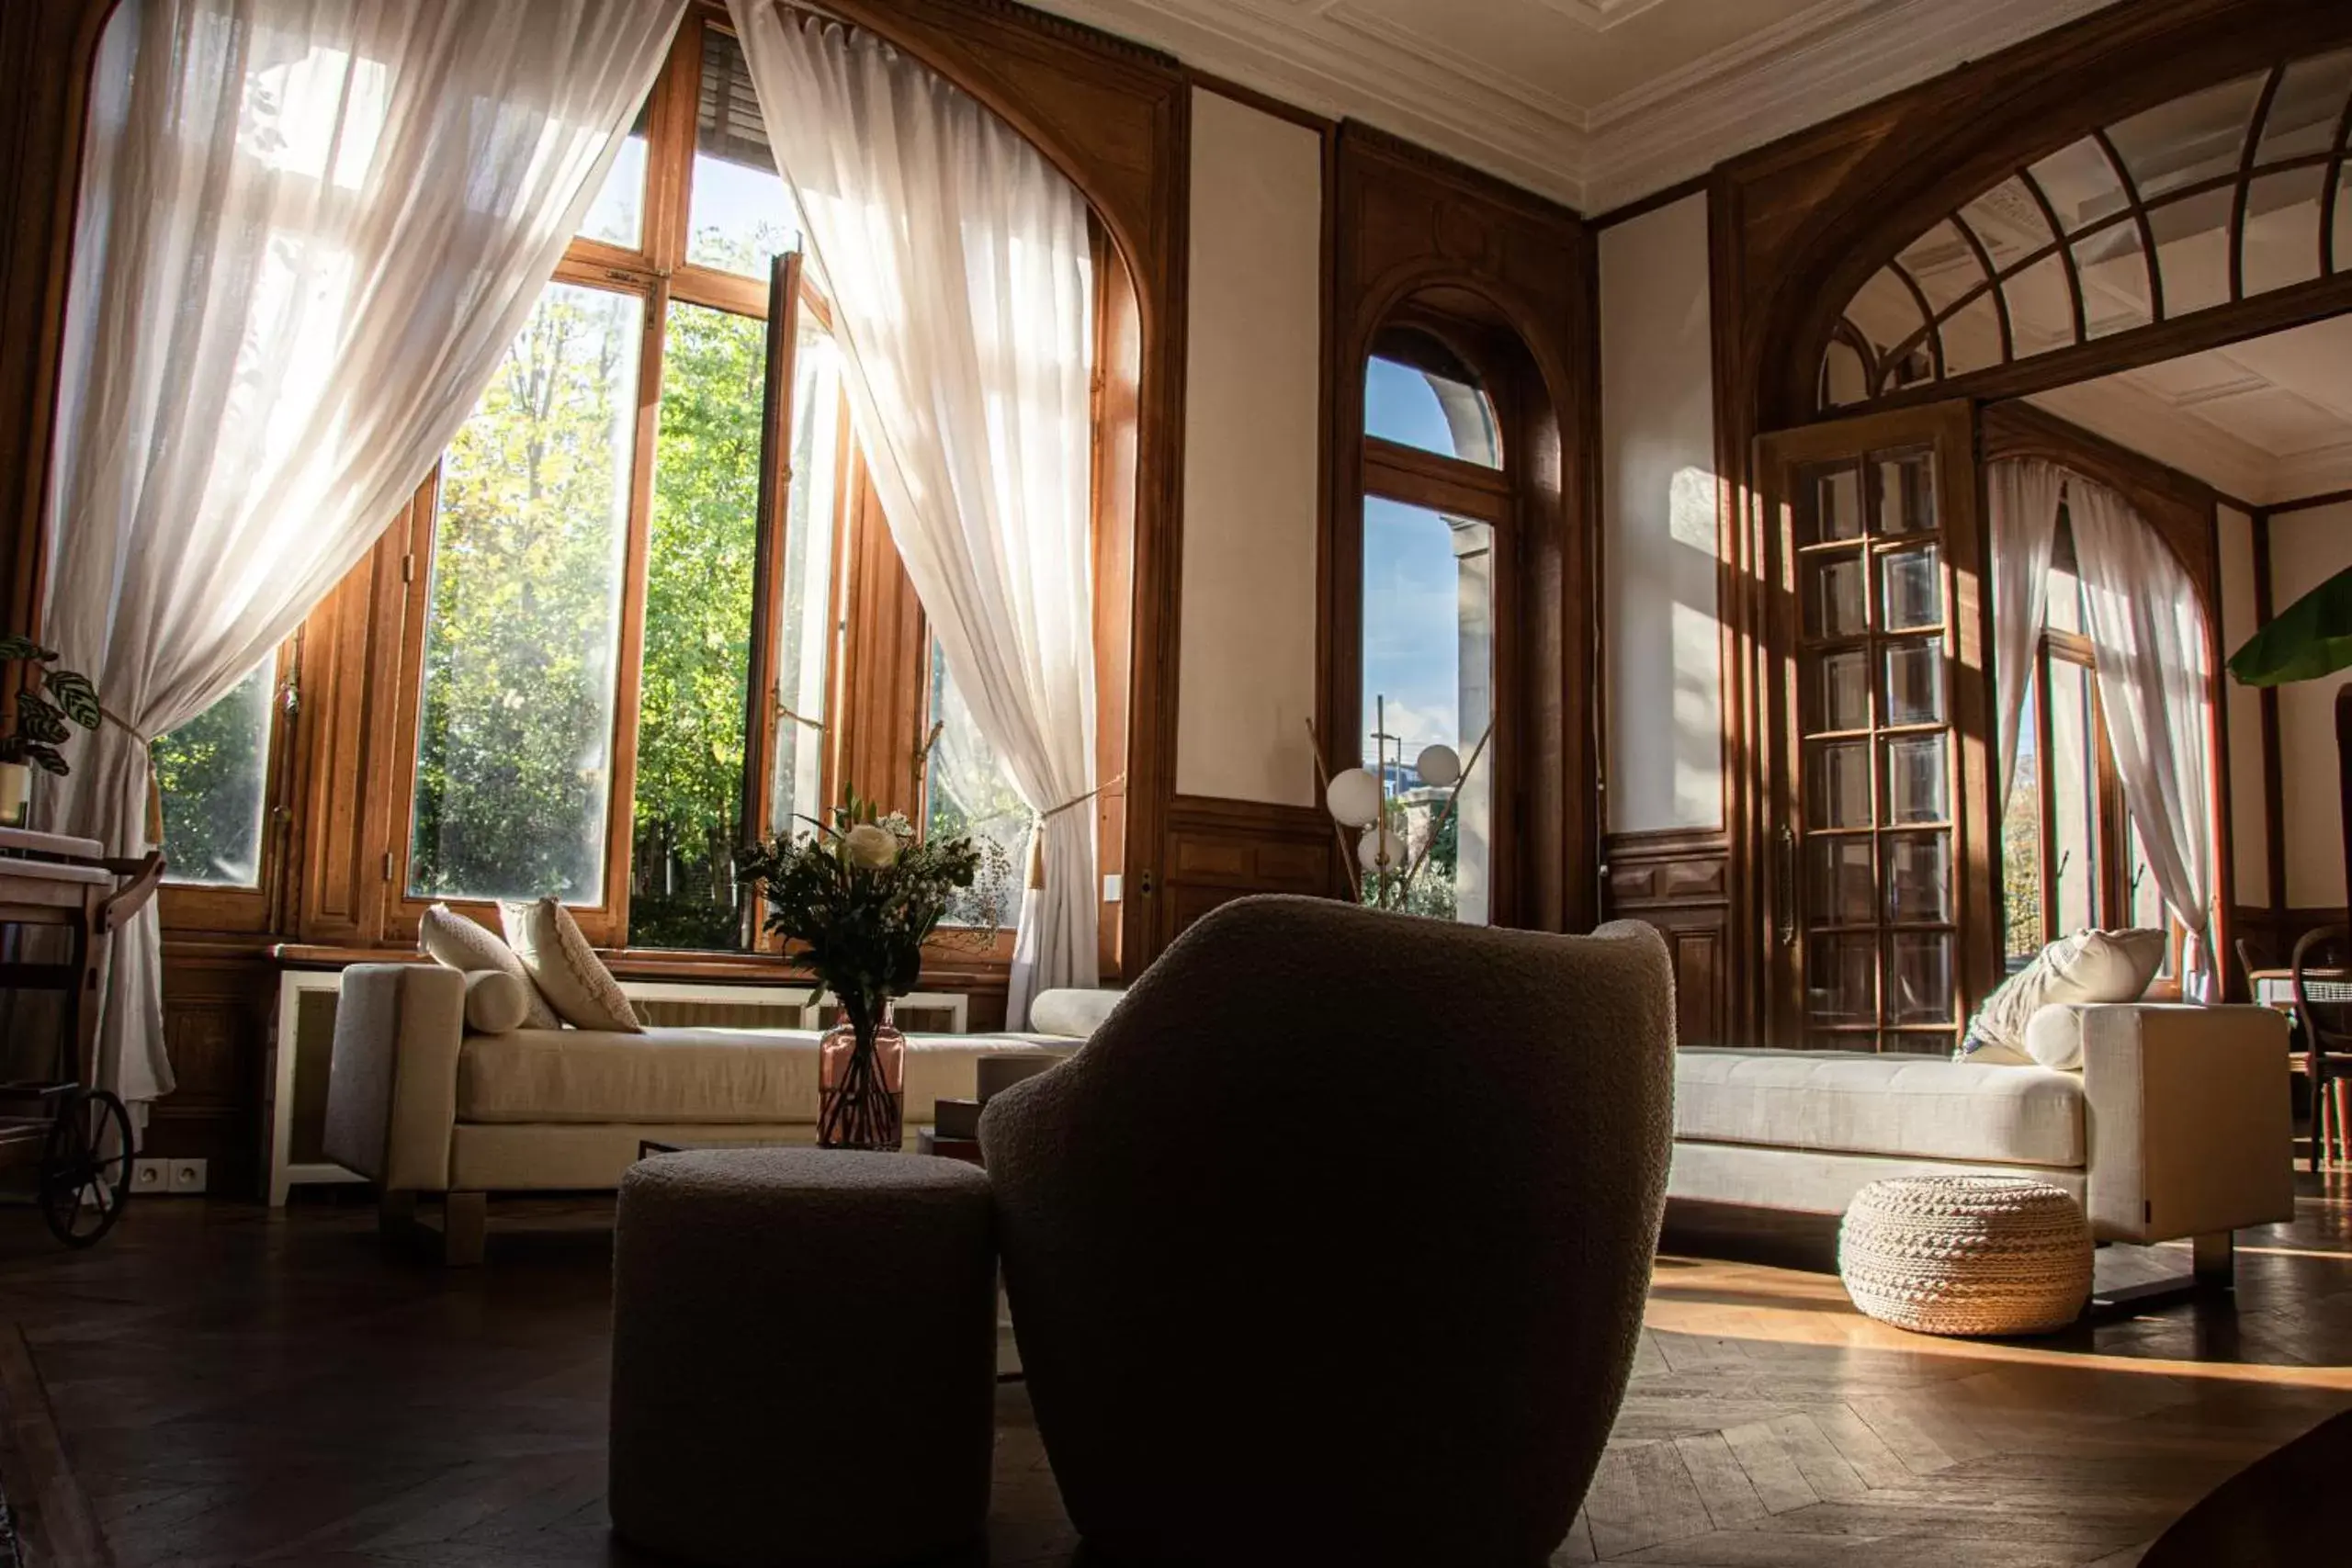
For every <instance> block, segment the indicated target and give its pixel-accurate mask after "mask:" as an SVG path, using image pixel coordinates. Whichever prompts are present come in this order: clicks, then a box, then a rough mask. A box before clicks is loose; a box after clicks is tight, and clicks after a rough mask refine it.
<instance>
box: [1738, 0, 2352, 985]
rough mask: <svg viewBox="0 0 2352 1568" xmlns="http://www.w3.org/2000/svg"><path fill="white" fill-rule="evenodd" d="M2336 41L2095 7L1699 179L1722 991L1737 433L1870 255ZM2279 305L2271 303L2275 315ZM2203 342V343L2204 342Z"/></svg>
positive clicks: (1752, 541) (1758, 753)
mask: <svg viewBox="0 0 2352 1568" xmlns="http://www.w3.org/2000/svg"><path fill="white" fill-rule="evenodd" d="M2346 39H2352V8H2346V6H2343V5H2342V4H2341V3H2340V0H2142V3H2140V4H2136V5H2132V6H2109V7H2108V8H2107V9H2105V10H2102V11H2098V12H2096V13H2094V14H2092V15H2090V16H2088V17H2084V18H2082V19H2080V20H2078V21H2075V22H2072V23H2069V24H2067V25H2065V26H2063V27H2060V28H2053V29H2052V30H2051V31H2049V32H2047V33H2043V34H2041V35H2039V36H2038V37H2035V38H2033V39H2029V40H2027V41H2025V42H2023V43H2020V44H2018V45H2016V46H2014V47H2012V48H2010V49H2007V50H2004V51H1999V52H1998V53H1996V54H1993V55H1989V56H1986V57H1985V59H1983V60H1979V61H1975V62H1970V63H1968V64H1966V65H1963V66H1962V67H1960V68H1959V69H1957V70H1955V71H1952V72H1951V73H1947V74H1945V75H1943V76H1940V77H1938V78H1936V79H1934V80H1932V81H1929V82H1926V83H1923V84H1920V85H1917V86H1914V87H1910V88H1907V89H1905V90H1904V91H1901V92H1898V93H1895V94H1893V95H1891V96H1887V97H1885V98H1883V99H1881V100H1879V101H1877V102H1875V103H1872V104H1869V105H1866V106H1864V107H1861V108H1859V109H1856V110H1853V111H1851V112H1849V113H1848V114H1844V115H1840V116H1838V117H1837V118H1833V119H1829V120H1826V121H1824V122H1822V123H1821V124H1819V125H1815V126H1812V127H1809V128H1807V129H1806V130H1801V131H1799V132H1797V133H1795V134H1794V135H1792V136H1789V137H1786V138H1783V139H1782V140H1781V141H1777V142H1773V143H1771V144H1770V145H1769V146H1766V147H1764V148H1761V149H1758V151H1756V152H1751V153H1747V154H1745V155H1743V156H1741V157H1739V158H1736V159H1734V160H1732V161H1731V162H1729V163H1727V164H1723V165H1720V166H1719V167H1718V168H1717V169H1716V170H1715V171H1714V173H1713V177H1712V179H1711V181H1710V184H1709V203H1708V214H1709V234H1710V251H1711V256H1710V278H1711V284H1712V294H1713V335H1714V390H1715V439H1716V456H1717V478H1718V482H1719V487H1720V488H1719V493H1720V495H1721V497H1722V508H1721V515H1720V519H1719V521H1720V528H1721V540H1720V547H1721V554H1722V557H1723V568H1722V571H1723V586H1724V597H1723V600H1722V605H1723V641H1724V656H1725V658H1724V671H1725V674H1724V685H1725V703H1726V706H1725V723H1726V728H1727V731H1728V733H1727V736H1726V747H1725V750H1726V757H1727V760H1728V761H1730V763H1731V764H1732V766H1731V769H1730V772H1729V773H1728V774H1727V783H1726V791H1725V795H1726V800H1725V809H1726V811H1727V813H1729V817H1728V818H1727V827H1728V829H1729V830H1730V833H1731V844H1732V860H1733V863H1732V871H1731V883H1732V888H1733V900H1732V906H1731V908H1732V943H1731V951H1732V958H1733V964H1734V966H1735V968H1734V974H1733V977H1732V990H1733V994H1734V997H1735V998H1736V1002H1737V1004H1738V1010H1739V1011H1740V1012H1742V1013H1744V1014H1746V1015H1747V1017H1748V1019H1749V1020H1750V1021H1753V1020H1754V1019H1755V1018H1756V1015H1757V1009H1758V1004H1759V1001H1760V992H1759V991H1758V987H1756V986H1755V985H1754V984H1753V983H1752V980H1751V977H1750V976H1749V975H1748V974H1747V972H1746V967H1745V966H1746V965H1747V964H1749V963H1750V962H1751V959H1750V956H1749V955H1750V954H1753V953H1760V952H1761V942H1762V934H1763V918H1764V913H1763V910H1762V908H1760V903H1759V900H1760V898H1761V893H1760V890H1759V887H1758V878H1757V877H1756V876H1755V875H1754V869H1755V867H1756V865H1757V863H1758V861H1757V856H1758V853H1759V852H1760V848H1761V845H1762V843H1763V835H1764V833H1765V832H1766V830H1767V829H1768V826H1769V824H1768V823H1767V821H1766V807H1765V804H1764V800H1763V798H1762V796H1761V795H1759V794H1758V791H1757V790H1756V789H1755V788H1754V784H1753V781H1754V779H1755V778H1757V777H1760V776H1761V775H1760V773H1758V770H1759V769H1760V768H1761V767H1763V766H1766V765H1769V758H1767V757H1766V756H1765V755H1763V753H1764V751H1765V750H1766V749H1767V747H1768V746H1769V742H1768V741H1767V739H1765V738H1764V737H1763V735H1762V728H1763V716H1762V714H1761V708H1760V701H1761V698H1760V687H1759V684H1758V675H1759V671H1760V665H1759V662H1758V661H1759V660H1762V659H1763V658H1764V657H1765V651H1766V650H1765V645H1764V638H1763V630H1764V625H1763V620H1762V615H1763V610H1764V604H1765V590H1764V584H1763V581H1762V574H1761V570H1760V568H1761V554H1760V549H1761V532H1760V518H1759V516H1758V511H1757V505H1756V501H1755V479H1756V473H1755V468H1754V457H1753V443H1754V438H1755V437H1756V435H1757V434H1759V433H1761V432H1764V431H1770V430H1777V429H1783V428H1786V427H1788V426H1790V425H1793V424H1797V423H1804V422H1805V421H1807V420H1810V419H1812V418H1815V417H1816V415H1815V408H1814V394H1815V377H1816V376H1817V374H1818V372H1819V369H1820V362H1821V353H1822V350H1823V348H1824V346H1825V345H1826V343H1827V342H1828V339H1829V337H1830V334H1831V333H1832V331H1833V329H1834V327H1835V324H1836V321H1837V320H1838V314H1839V312H1840V311H1841V310H1843V309H1844V307H1845V304H1846V301H1847V300H1848V299H1850V298H1851V297H1852V296H1853V294H1854V292H1855V291H1856V289H1858V288H1860V286H1861V284H1862V283H1863V282H1864V281H1865V280H1866V279H1867V278H1868V277H1869V276H1870V275H1871V273H1872V272H1873V271H1874V270H1875V269H1876V268H1877V267H1878V266H1879V265H1881V263H1883V261H1884V260H1885V259H1886V258H1888V257H1889V256H1892V255H1894V254H1895V253H1896V252H1897V251H1898V250H1900V249H1901V248H1902V247H1903V246H1904V245H1905V244H1908V243H1910V242H1911V241H1912V240H1913V239H1914V238H1916V237H1917V235H1919V234H1920V233H1923V232H1925V231H1927V230H1928V227H1929V226H1930V225H1931V224H1933V223H1935V222H1937V221H1939V220H1941V219H1942V218H1943V217H1944V216H1945V215H1946V214H1947V213H1949V212H1950V211H1951V210H1953V209H1955V208H1957V207H1959V206H1960V205H1962V203H1964V202H1966V201H1967V200H1969V199H1971V198H1973V197H1974V196H1976V195H1977V194H1978V193H1980V192H1982V191H1984V190H1986V189H1988V188H1990V187H1991V186H1994V185H1996V184H1997V183H1998V182H1999V181H2000V180H2001V179H2003V178H2004V177H2006V176H2007V175H2009V174H2010V173H2012V172H2013V171H2014V170H2015V169H2017V168H2018V167H2019V166H2022V165H2024V164H2030V163H2031V162H2032V161H2033V160H2035V159H2037V158H2039V157H2041V156H2042V155H2043V154H2044V153H2046V152H2051V151H2053V150H2055V149H2056V148H2058V147H2061V146H2063V145H2064V144H2066V143H2067V142H2070V141H2075V139H2077V138H2079V137H2082V136H2085V135H2087V134H2088V133H2089V132H2090V131H2092V130H2096V129H2098V128H2100V127H2102V126H2105V125H2107V124H2109V123H2112V122H2113V121H2115V120H2117V119H2120V118H2125V117H2127V116H2129V115H2131V114H2132V113H2135V112H2137V111H2139V110H2140V109H2143V108H2145V107H2151V106H2154V105H2155V104H2159V103H2162V102H2165V101H2166V100H2168V99H2171V98H2175V97H2177V96H2182V95H2184V94H2186V93H2188V92H2192V91H2194V90H2196V89H2198V88H2199V87H2203V86H2206V85H2211V84H2213V83H2218V82H2222V81H2226V80H2230V79H2232V78H2234V77H2236V76H2240V75H2244V74H2247V73H2252V72H2254V71H2256V70H2258V69H2262V68H2264V67H2267V66H2268V65H2270V64H2272V63H2274V62H2276V61H2277V60H2278V59H2280V58H2284V57H2287V56H2290V55H2298V54H2307V53H2312V52H2316V51H2321V50H2323V49H2324V48H2326V47H2328V46H2329V45H2331V44H2334V43H2338V42H2342V41H2345V40H2346ZM2346 285H2347V279H2346V278H2343V277H2338V278H2335V279H2332V280H2322V282H2321V283H2320V284H2318V285H2306V286H2303V287H2302V288H2299V289H2289V290H2280V291H2278V293H2277V294H2273V295H2266V296H2262V297H2259V298H2257V299H2250V300H2246V301H2244V302H2242V303H2240V304H2238V305H2233V306H2227V307H2222V308H2218V309H2216V310H2212V311H2210V312H2205V313H2201V314H2199V315H2198V316H2195V317H2188V318H2184V319H2182V320H2181V321H2175V322H2165V323H2161V324H2159V325H2157V326H2154V327H2150V328H2143V329H2138V330H2137V331H2134V332H2129V333H2118V334H2116V335H2114V336H2113V337H2109V338H2103V339H2099V340H2098V341H2097V342H2095V343H2093V344H2087V345H2084V346H2083V347H2081V348H2077V349H2068V350H2064V351H2061V352H2060V353H2057V354H2052V355H2041V356H2039V357H2036V358H2031V359H2027V360H2022V361H2019V362H2018V364H2017V365H2014V366H2010V367H2005V368H2004V369H2003V370H2002V371H2000V372H1999V373H1997V374H1996V375H1992V376H1987V377H1981V378H1967V379H1965V380H1955V381H1948V382H1944V383H1941V384H1939V386H1938V387H1937V388H1936V389H1934V392H1933V395H1934V396H1935V397H1936V398H1939V399H1941V398H1951V397H1954V396H1965V395H1972V394H1973V395H1975V396H1979V397H1996V396H1998V397H2010V396H2018V395H2022V394H2024V393H2026V392H2030V391H2033V390H2038V389H2042V388H2044V387H2048V386H2055V385H2059V384H2063V383H2064V382H2067V381H2072V380H2078V379H2083V378H2088V377H2091V376H2097V375H2101V374H2105V373H2107V372H2109V371H2111V370H2115V369H2120V368H2123V367H2127V366H2129V365H2131V364H2135V363H2145V362H2147V361H2148V360H2150V359H2152V358H2162V357H2166V356H2169V355H2176V354H2178V353H2181V352H2184V351H2186V350H2187V349H2189V348H2191V347H2201V346H2211V343H2213V342H2218V341H2222V340H2223V339H2224V338H2227V337H2234V336H2244V335H2247V334H2248V333H2254V332H2258V331H2262V330H2267V329H2275V328H2277V327H2278V326H2284V325H2289V324H2292V323H2293V322H2294V321H2304V320H2311V319H2314V318H2315V317H2316V316H2317V315H2321V314H2326V313H2330V312H2332V311H2335V310H2342V309H2345V308H2346V306H2352V288H2347V287H2346ZM2282 313H2283V314H2282ZM2216 334H2219V335H2216Z"/></svg>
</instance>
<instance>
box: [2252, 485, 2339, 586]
mask: <svg viewBox="0 0 2352 1568" xmlns="http://www.w3.org/2000/svg"><path fill="white" fill-rule="evenodd" d="M2346 501H2352V490H2331V491H2326V492H2325V493H2324V494H2320V495H2304V496H2298V497H2296V498H2295V499H2294V500H2292V501H2274V502H2271V503H2270V504H2269V505H2268V506H2266V507H2263V508H2262V509H2261V510H2262V511H2263V512H2264V513H2267V514H2268V515H2270V516H2272V517H2276V516H2278V515H2279V514H2281V513H2288V512H2309V511H2311V510H2312V508H2314V507H2320V506H2334V505H2336V504H2337V503H2338V502H2346ZM2241 510H2245V511H2250V510H2252V508H2241ZM2266 618H2267V617H2266Z"/></svg>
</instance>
